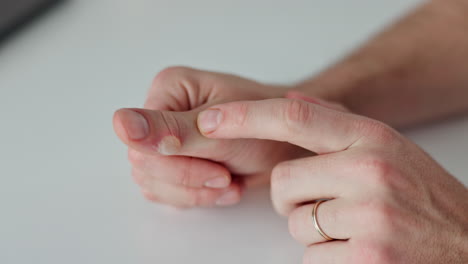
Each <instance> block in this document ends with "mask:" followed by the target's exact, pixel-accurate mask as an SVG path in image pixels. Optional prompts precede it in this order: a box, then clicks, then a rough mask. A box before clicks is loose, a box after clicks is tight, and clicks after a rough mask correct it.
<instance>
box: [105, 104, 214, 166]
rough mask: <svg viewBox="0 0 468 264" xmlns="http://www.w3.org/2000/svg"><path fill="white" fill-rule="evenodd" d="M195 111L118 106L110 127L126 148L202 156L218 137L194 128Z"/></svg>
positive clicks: (166, 153)
mask: <svg viewBox="0 0 468 264" xmlns="http://www.w3.org/2000/svg"><path fill="white" fill-rule="evenodd" d="M196 116H197V113H195V112H169V111H154V110H147V109H135V108H133V109H120V110H118V111H116V113H115V114H114V122H113V123H114V129H115V132H116V133H117V135H118V136H119V138H120V139H121V140H122V141H123V142H124V143H125V144H127V145H128V146H129V147H130V148H133V149H135V150H137V151H140V152H143V153H146V154H152V155H155V154H160V155H188V156H197V157H202V158H204V157H203V155H202V154H204V153H206V150H207V149H216V148H217V147H219V143H220V140H209V139H207V138H205V137H203V136H202V135H201V134H200V133H199V132H198V129H197V128H196V125H195V120H196Z"/></svg>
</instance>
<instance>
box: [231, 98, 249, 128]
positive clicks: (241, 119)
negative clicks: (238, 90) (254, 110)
mask: <svg viewBox="0 0 468 264" xmlns="http://www.w3.org/2000/svg"><path fill="white" fill-rule="evenodd" d="M231 112H232V113H233V117H234V120H233V121H234V124H235V125H236V126H238V127H243V126H244V124H245V122H246V120H247V118H248V114H249V105H248V103H247V102H239V103H236V104H234V105H233V109H231Z"/></svg>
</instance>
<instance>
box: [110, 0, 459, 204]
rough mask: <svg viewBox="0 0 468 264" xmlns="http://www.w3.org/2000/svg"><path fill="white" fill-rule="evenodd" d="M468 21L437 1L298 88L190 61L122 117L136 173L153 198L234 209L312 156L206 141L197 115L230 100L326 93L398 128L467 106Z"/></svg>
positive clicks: (121, 131) (278, 146)
mask: <svg viewBox="0 0 468 264" xmlns="http://www.w3.org/2000/svg"><path fill="white" fill-rule="evenodd" d="M466 17H468V3H467V2H466V1H464V0H433V1H429V2H428V3H427V4H425V5H423V6H421V7H420V8H418V9H416V10H415V11H414V12H413V13H412V14H410V15H408V16H407V17H406V18H403V19H402V20H401V21H399V22H398V23H396V24H395V25H393V26H392V27H390V28H389V29H387V30H385V31H384V32H382V33H381V34H379V35H377V36H376V37H375V38H373V39H371V40H369V41H368V42H366V44H364V45H363V46H362V47H361V48H360V49H358V50H356V51H355V52H353V53H351V54H350V55H349V56H348V57H346V58H344V59H343V60H341V61H340V62H338V63H337V64H335V65H333V66H331V67H330V68H329V69H327V70H325V71H324V72H322V73H321V74H319V75H318V76H314V77H313V78H311V79H309V80H306V81H304V82H301V83H299V84H296V85H291V86H289V87H286V86H283V87H280V86H275V85H268V84H261V83H257V82H255V81H252V80H247V79H244V78H241V77H236V76H233V75H227V74H221V73H214V72H207V71H200V70H195V69H190V68H185V67H171V68H168V69H165V70H163V71H162V72H160V73H159V74H158V75H157V76H156V77H155V79H154V81H153V85H152V88H151V89H150V92H149V93H148V97H147V100H146V103H145V106H144V108H145V109H121V110H119V111H117V112H116V113H115V115H114V128H115V131H116V133H117V135H118V136H119V137H120V138H121V140H122V141H123V142H124V143H125V144H127V145H128V146H129V151H128V154H129V155H128V156H129V160H130V162H131V164H132V168H133V169H132V175H133V178H134V179H135V182H136V183H138V184H139V186H141V188H142V193H143V194H144V196H145V197H146V198H147V199H149V200H151V201H156V202H159V203H163V204H168V205H172V206H177V207H184V208H186V207H195V206H213V205H216V204H218V205H232V204H235V203H237V202H239V200H240V198H241V195H242V189H243V188H244V187H245V186H252V185H256V184H262V183H267V182H268V181H269V175H270V172H271V170H272V168H273V166H274V165H276V163H278V162H281V161H284V160H290V159H295V158H298V157H302V156H308V155H310V154H311V153H310V152H308V151H305V150H303V149H300V148H297V147H295V146H291V145H290V144H284V143H277V142H272V141H259V140H255V139H240V140H239V139H236V140H229V141H226V140H207V139H205V138H203V137H202V136H201V135H200V133H199V132H198V130H197V129H196V128H195V125H194V124H195V118H196V115H197V113H199V112H200V111H201V110H203V109H205V108H207V107H209V106H211V105H214V104H217V103H222V102H232V101H239V100H259V99H268V98H275V97H288V98H298V99H301V98H311V97H314V98H315V100H316V101H317V100H319V99H318V98H322V99H326V100H328V101H333V102H337V103H338V104H337V103H328V104H333V105H334V106H335V107H338V108H340V107H341V106H340V105H344V106H345V108H347V109H350V110H351V111H352V112H355V113H358V114H361V115H365V116H369V117H372V118H375V119H378V120H380V121H383V122H386V123H388V124H390V125H392V126H396V127H402V126H409V125H414V124H418V123H422V122H427V121H431V120H433V119H440V118H443V117H447V116H449V115H454V114H457V113H461V112H465V111H466V110H468V100H467V99H466V98H468V89H466V87H467V86H468V61H467V60H466V59H465V58H467V57H468V49H466V47H467V46H468V34H466V32H467V30H468V19H466ZM434 32H436V33H437V34H435V33H434ZM132 112H136V113H140V114H142V115H143V116H144V118H145V119H146V120H148V122H149V124H148V125H147V127H148V133H149V134H148V135H146V136H145V138H138V139H132V138H131V137H130V136H129V134H128V132H129V131H131V128H132V127H133V124H134V122H133V121H134V118H135V119H136V120H138V119H139V117H138V116H135V115H132ZM171 135H172V136H173V137H169V140H167V141H165V142H166V143H167V144H161V142H162V140H163V138H164V136H171ZM265 153H268V155H265ZM215 178H216V179H217V180H214V182H211V184H207V183H206V182H207V181H208V180H211V179H215ZM223 195H226V196H227V197H226V198H225V199H222V200H224V201H223V202H219V201H218V200H219V199H221V197H222V196H223Z"/></svg>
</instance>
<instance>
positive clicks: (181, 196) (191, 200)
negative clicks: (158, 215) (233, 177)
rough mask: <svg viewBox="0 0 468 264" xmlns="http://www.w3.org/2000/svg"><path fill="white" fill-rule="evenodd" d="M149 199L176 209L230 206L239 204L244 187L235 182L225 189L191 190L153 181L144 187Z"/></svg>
mask: <svg viewBox="0 0 468 264" xmlns="http://www.w3.org/2000/svg"><path fill="white" fill-rule="evenodd" d="M143 190H144V192H143V193H144V195H145V197H146V198H147V199H149V200H151V201H155V202H159V203H163V204H168V205H172V206H176V207H184V208H191V207H212V206H229V205H234V204H237V203H239V201H240V197H241V192H242V187H241V184H240V183H237V182H234V183H232V184H231V185H230V186H229V187H227V188H225V189H212V188H190V187H185V186H177V185H172V184H168V183H165V182H161V181H157V180H152V181H150V182H147V183H146V185H145V186H144V187H143Z"/></svg>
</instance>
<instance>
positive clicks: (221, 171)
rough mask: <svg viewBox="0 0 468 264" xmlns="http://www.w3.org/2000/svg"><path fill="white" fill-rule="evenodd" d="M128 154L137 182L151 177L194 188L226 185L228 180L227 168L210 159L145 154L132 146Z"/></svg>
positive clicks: (140, 182)
mask: <svg viewBox="0 0 468 264" xmlns="http://www.w3.org/2000/svg"><path fill="white" fill-rule="evenodd" d="M128 158H129V160H130V162H131V164H132V165H133V170H132V176H133V177H134V179H135V181H136V182H137V183H138V184H140V185H142V184H143V183H142V181H144V180H150V179H155V180H159V181H164V182H166V183H170V184H174V185H182V186H187V187H194V188H200V187H203V186H205V187H210V188H225V187H227V186H229V184H230V183H231V175H230V173H229V171H228V170H227V169H226V168H225V167H224V166H222V165H220V164H217V163H215V162H212V161H207V160H203V159H198V158H194V157H182V156H174V157H166V156H154V155H147V154H143V153H141V152H138V151H136V150H134V149H129V150H128Z"/></svg>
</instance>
